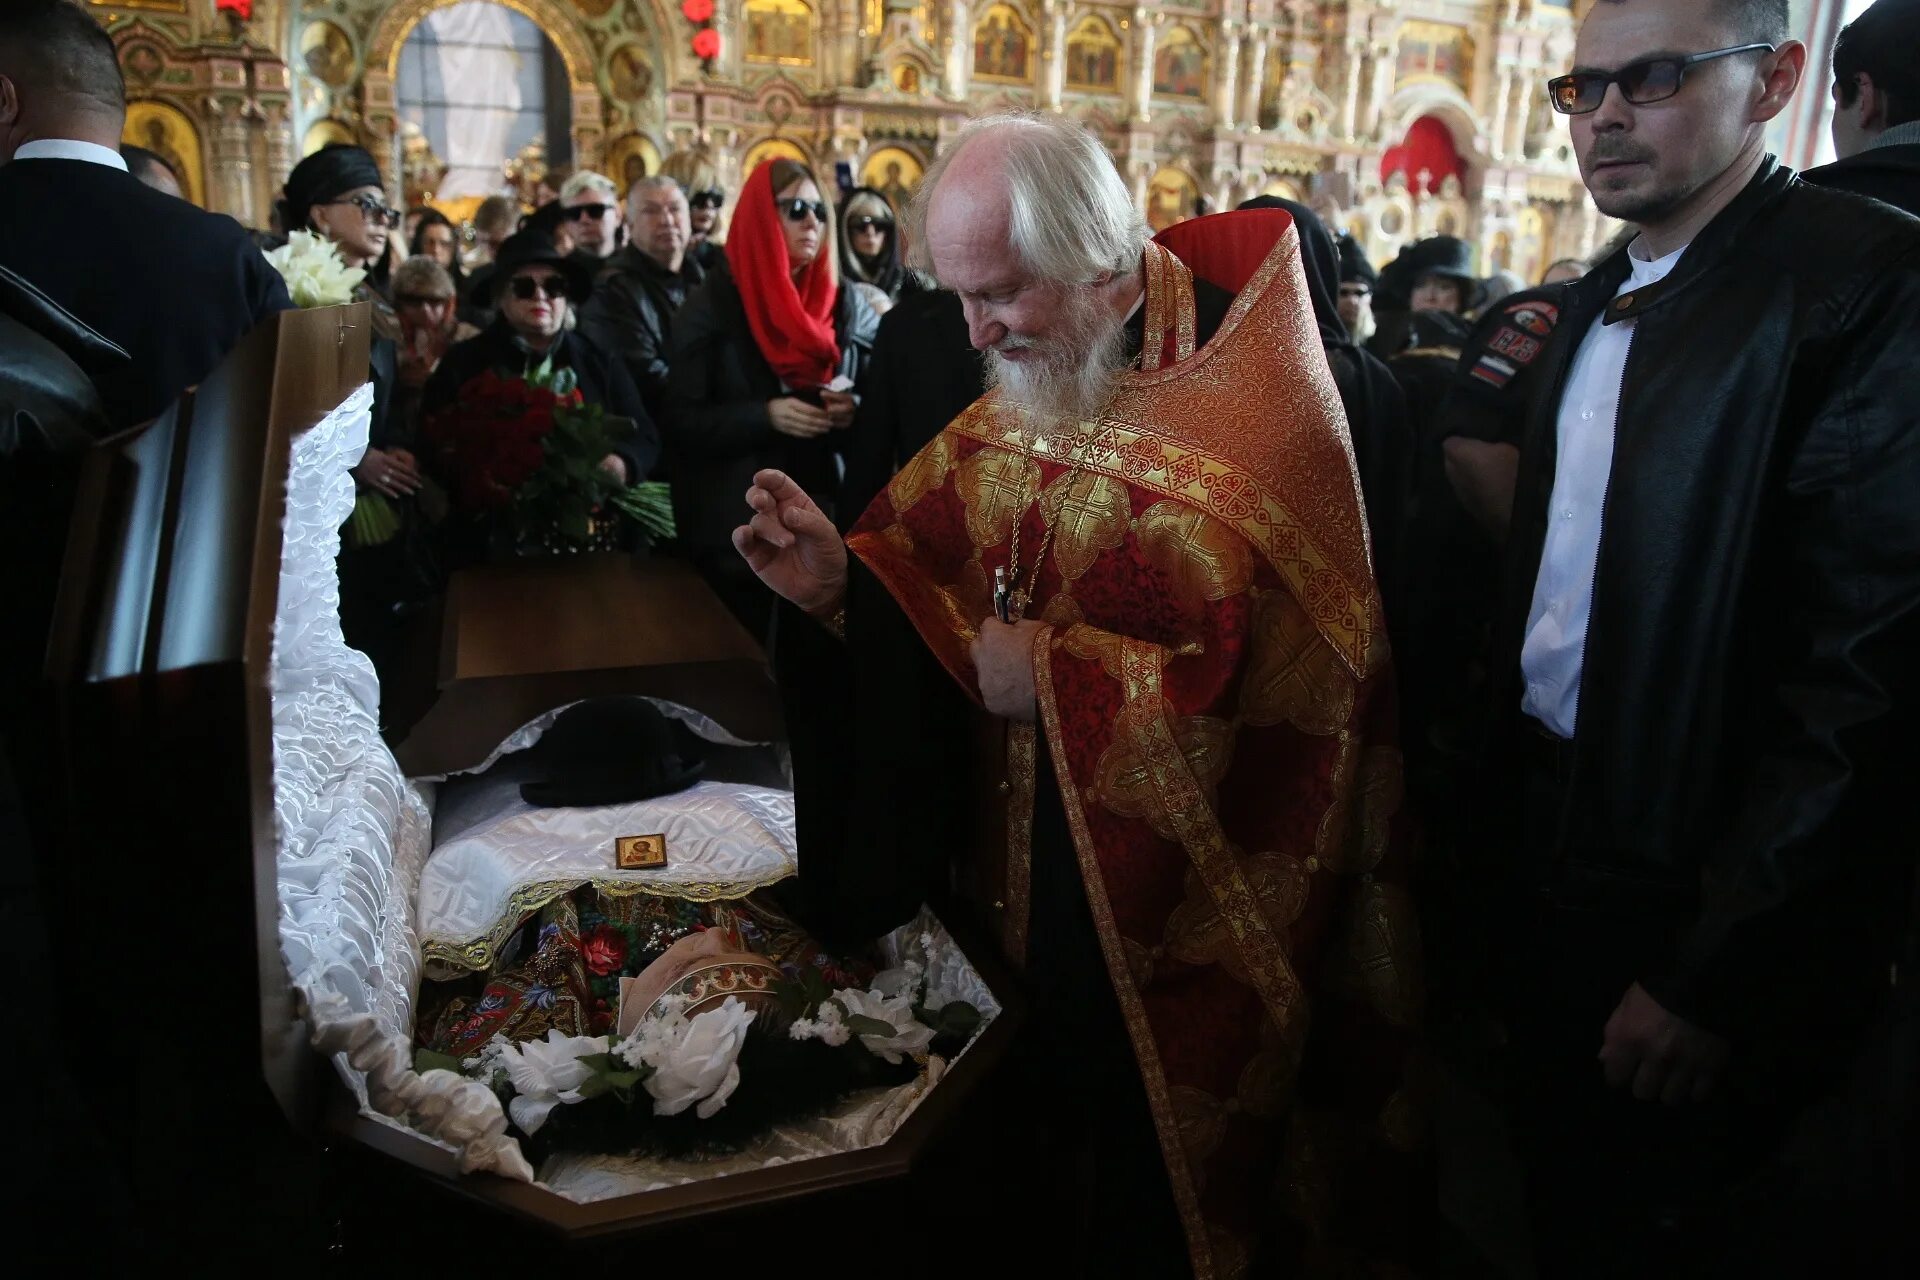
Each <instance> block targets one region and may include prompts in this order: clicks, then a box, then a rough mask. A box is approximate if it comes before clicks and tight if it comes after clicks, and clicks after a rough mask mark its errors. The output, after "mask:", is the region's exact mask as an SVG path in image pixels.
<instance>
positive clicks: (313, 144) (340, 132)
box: [300, 120, 354, 156]
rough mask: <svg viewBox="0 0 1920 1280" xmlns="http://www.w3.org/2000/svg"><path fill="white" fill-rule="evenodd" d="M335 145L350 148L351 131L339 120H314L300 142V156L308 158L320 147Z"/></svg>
mask: <svg viewBox="0 0 1920 1280" xmlns="http://www.w3.org/2000/svg"><path fill="white" fill-rule="evenodd" d="M336 144H341V145H346V146H352V145H353V144H354V136H353V130H352V129H350V128H348V127H347V126H346V125H345V124H344V123H342V122H341V121H339V120H316V121H314V122H313V125H312V127H311V128H309V129H308V130H307V136H306V137H305V138H303V139H301V141H300V154H301V155H302V156H310V155H312V154H313V153H314V152H316V151H318V150H319V149H320V148H322V147H331V146H334V145H336Z"/></svg>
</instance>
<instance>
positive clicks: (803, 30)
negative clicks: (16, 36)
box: [95, 0, 1604, 257]
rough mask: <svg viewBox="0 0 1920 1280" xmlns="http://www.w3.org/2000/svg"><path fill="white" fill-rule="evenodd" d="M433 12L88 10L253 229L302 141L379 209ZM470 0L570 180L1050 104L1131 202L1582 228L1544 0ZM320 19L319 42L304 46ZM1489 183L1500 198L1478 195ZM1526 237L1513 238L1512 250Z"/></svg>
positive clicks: (729, 160) (829, 156) (933, 135)
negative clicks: (533, 69) (398, 93)
mask: <svg viewBox="0 0 1920 1280" xmlns="http://www.w3.org/2000/svg"><path fill="white" fill-rule="evenodd" d="M455 2H456V0H393V2H389V0H256V3H255V5H254V15H255V16H254V19H253V21H252V22H251V23H242V22H240V21H238V20H237V18H235V17H234V16H233V15H231V14H229V13H224V12H223V13H218V14H216V13H214V12H213V11H212V6H211V4H210V3H203V2H202V0H181V3H180V4H179V6H178V7H177V10H168V9H165V8H146V9H141V10H138V11H134V10H128V9H125V8H116V7H115V6H114V5H112V4H109V3H106V2H105V0H101V3H98V4H96V5H95V9H96V12H98V13H99V14H100V15H101V16H102V19H103V21H107V22H108V23H109V26H110V29H112V30H113V31H114V32H115V34H116V39H118V40H119V41H120V42H121V50H122V62H123V65H125V66H126V67H127V71H128V84H129V89H130V91H131V92H132V93H133V94H134V96H135V97H148V98H152V99H154V100H156V101H166V102H169V103H170V104H172V105H174V106H178V107H180V108H181V109H182V110H184V111H185V112H186V113H187V115H188V117H189V118H190V119H191V120H192V122H193V123H194V124H195V126H196V128H197V129H198V131H199V136H200V139H201V149H202V155H203V160H204V164H205V173H206V193H205V198H206V200H207V203H208V204H209V205H210V206H212V207H215V208H221V209H225V210H226V211H228V212H235V213H237V214H244V215H245V218H246V219H247V220H250V221H251V222H252V223H253V224H254V225H263V224H264V222H265V211H266V209H267V207H268V205H269V203H270V199H271V196H272V194H273V192H274V191H276V190H277V189H278V185H279V183H280V182H281V181H283V180H284V177H285V169H286V167H288V166H289V165H290V164H291V162H292V161H293V160H296V159H297V158H298V156H299V154H300V152H301V148H302V144H303V143H304V142H305V141H306V140H307V139H308V138H309V136H310V135H311V136H315V137H320V136H326V137H332V136H337V135H338V134H339V133H340V132H341V131H347V132H349V133H350V134H351V136H353V137H355V138H356V139H358V140H359V141H361V142H363V143H365V144H368V145H369V146H370V147H371V148H372V149H374V150H375V152H376V155H377V156H379V157H380V159H381V161H382V164H383V167H384V168H385V169H386V170H387V172H388V175H389V178H390V185H391V186H392V187H393V189H394V195H395V196H396V197H398V196H399V194H400V186H401V180H402V176H403V168H404V166H403V159H402V156H401V140H400V135H401V133H402V132H403V131H402V128H401V124H402V122H401V121H400V120H399V110H398V106H397V104H396V102H395V80H396V78H397V74H396V73H397V72H398V70H399V58H400V51H401V49H402V48H403V47H404V46H405V42H406V39H407V37H408V35H409V34H410V33H411V32H412V31H413V30H414V29H415V27H417V26H418V24H419V23H420V22H421V21H422V20H423V19H424V18H425V17H426V16H427V15H428V14H430V13H432V12H434V11H435V10H437V9H440V8H443V7H445V6H447V5H449V4H452V3H455ZM493 2H495V3H500V4H503V5H505V6H506V7H507V8H509V9H512V10H514V11H516V12H518V13H521V14H523V15H525V16H526V17H528V18H531V19H532V20H533V21H534V22H535V23H536V24H537V25H538V26H539V27H540V28H541V30H542V31H543V32H545V33H546V35H547V37H548V39H549V40H551V41H552V43H553V46H554V49H555V51H556V53H557V55H558V59H559V62H560V63H561V64H562V65H563V66H564V68H565V74H566V79H567V85H566V90H567V93H566V97H567V99H568V106H569V107H570V109H571V117H570V127H569V128H568V129H567V131H566V136H567V137H570V139H571V142H572V146H573V151H574V156H573V164H574V166H575V167H588V166H604V165H605V164H607V163H615V164H618V165H620V166H621V167H622V169H623V173H624V172H625V170H626V169H628V168H631V167H632V165H633V164H635V163H638V164H641V165H642V166H647V165H651V164H653V163H655V161H654V160H653V159H652V157H655V156H666V155H670V154H673V153H676V152H682V151H688V150H699V151H702V152H704V153H706V154H708V155H709V156H710V157H711V158H712V160H713V162H714V164H715V167H716V169H717V170H718V172H719V173H720V175H721V177H722V180H723V182H725V183H726V184H727V185H728V186H729V187H737V183H738V181H739V178H740V176H741V173H742V166H743V164H744V161H745V160H746V157H747V154H748V152H749V150H750V149H751V148H754V147H756V146H760V145H762V144H764V143H766V142H768V141H770V140H773V139H786V140H790V141H792V142H793V143H794V144H795V145H796V146H797V147H798V148H800V149H801V150H802V151H803V152H804V153H805V154H807V155H808V156H809V157H810V158H811V159H812V160H813V161H815V162H816V163H817V164H819V165H820V166H822V167H823V168H825V169H826V170H828V171H829V172H830V171H831V169H832V166H833V165H834V164H836V163H838V162H846V163H848V164H850V165H851V166H852V167H853V171H854V173H855V175H856V177H857V176H859V175H860V174H861V173H862V171H863V167H864V165H865V163H866V161H867V159H868V158H869V157H871V156H872V155H874V154H876V153H878V152H879V151H881V150H882V149H883V148H886V147H889V146H900V147H902V148H903V149H904V150H905V151H906V152H907V153H908V154H911V155H913V156H915V157H916V159H917V160H918V161H921V162H923V163H924V162H930V161H931V159H932V158H933V156H934V155H935V154H936V153H937V151H938V150H939V148H940V147H941V146H942V145H944V143H945V142H946V141H947V140H949V139H951V138H952V137H953V136H954V134H955V133H956V131H957V130H958V129H959V128H960V127H961V126H962V125H963V124H964V123H965V122H966V120H968V119H969V118H972V117H976V116H979V115H983V114H986V113H989V112H993V111H998V110H1058V111H1062V112H1064V113H1065V114H1067V115H1068V116H1069V117H1071V118H1073V119H1076V120H1079V121H1081V122H1083V123H1085V124H1086V125H1087V127H1089V128H1090V129H1093V130H1094V131H1095V132H1096V133H1097V134H1099V136H1100V137H1101V138H1102V140H1103V141H1104V142H1105V143H1106V144H1107V146H1108V147H1109V149H1110V150H1111V151H1112V152H1113V155H1114V158H1115V163H1116V164H1117V165H1118V167H1119V168H1120V171H1121V173H1122V175H1123V176H1124V177H1125V178H1126V180H1127V182H1128V185H1129V187H1130V188H1131V189H1132V190H1134V191H1135V193H1136V195H1137V197H1138V199H1139V200H1140V203H1141V209H1142V212H1143V213H1146V212H1147V211H1148V209H1149V202H1150V201H1151V200H1152V199H1153V198H1154V196H1153V189H1154V181H1153V180H1154V175H1155V174H1156V173H1158V172H1159V171H1160V170H1162V169H1164V168H1174V169H1177V170H1179V171H1181V172H1184V173H1185V174H1187V175H1189V176H1190V177H1191V179H1192V180H1193V181H1194V183H1195V184H1196V185H1197V187H1198V189H1199V191H1200V193H1201V194H1202V195H1203V196H1205V197H1206V198H1207V199H1208V200H1209V201H1211V202H1213V203H1215V204H1216V205H1217V204H1219V203H1221V202H1223V201H1233V200H1238V199H1244V198H1246V197H1247V196H1248V195H1255V194H1259V193H1260V192H1261V191H1262V190H1265V189H1266V188H1267V187H1269V186H1271V185H1274V184H1275V183H1281V182H1284V183H1286V184H1288V185H1289V187H1290V189H1294V190H1299V191H1302V192H1311V193H1313V199H1314V200H1315V201H1316V202H1320V203H1324V204H1326V205H1327V206H1328V208H1329V212H1330V213H1331V215H1332V217H1331V221H1333V222H1334V223H1335V224H1337V225H1346V224H1347V223H1348V222H1349V221H1354V222H1360V223H1365V224H1367V225H1369V226H1370V227H1372V228H1374V229H1375V234H1376V235H1379V236H1380V237H1381V239H1382V240H1385V239H1387V238H1388V237H1387V235H1386V234H1385V233H1384V231H1383V230H1382V223H1383V222H1389V221H1390V222H1396V223H1407V224H1409V228H1410V229H1409V231H1408V232H1406V233H1403V235H1401V236H1396V237H1393V238H1395V239H1401V238H1404V234H1410V233H1411V230H1412V229H1417V228H1418V227H1419V226H1420V225H1421V224H1422V223H1429V222H1432V221H1434V220H1435V219H1437V218H1438V216H1439V214H1440V213H1442V212H1445V213H1446V214H1447V215H1448V218H1449V220H1450V221H1452V222H1454V223H1457V224H1458V225H1459V226H1460V227H1461V228H1462V229H1463V232H1464V233H1465V234H1468V235H1470V236H1478V235H1483V234H1484V235H1486V236H1491V235H1492V234H1495V233H1497V232H1507V231H1511V230H1512V228H1514V227H1515V226H1516V225H1517V223H1516V222H1515V218H1514V215H1515V210H1516V208H1517V207H1519V206H1524V205H1527V204H1530V203H1531V204H1538V205H1540V207H1541V208H1542V210H1543V215H1542V222H1543V224H1544V227H1545V229H1546V234H1547V235H1549V236H1550V237H1551V238H1552V239H1553V240H1554V241H1555V242H1556V243H1555V244H1554V246H1553V247H1554V248H1555V249H1560V248H1564V247H1565V246H1566V243H1567V239H1568V238H1569V237H1572V238H1578V237H1580V236H1582V235H1585V234H1587V233H1588V230H1589V228H1591V229H1592V232H1593V234H1596V235H1597V234H1598V233H1599V228H1600V226H1601V225H1602V223H1603V221H1604V220H1601V219H1598V218H1597V217H1595V216H1590V215H1587V214H1584V213H1581V212H1579V209H1580V206H1583V205H1584V204H1585V203H1586V201H1585V193H1584V191H1581V190H1580V189H1579V187H1578V177H1577V174H1576V173H1575V172H1574V169H1573V166H1572V163H1571V157H1570V156H1569V155H1567V154H1566V153H1565V150H1564V145H1563V140H1564V137H1565V129H1564V128H1563V127H1561V128H1557V131H1556V125H1557V122H1556V120H1555V119H1554V118H1553V117H1552V116H1551V115H1550V114H1546V113H1543V111H1542V106H1543V97H1544V95H1543V92H1542V90H1541V86H1542V85H1543V84H1544V82H1545V80H1546V78H1547V77H1548V76H1550V75H1552V74H1555V73H1557V72H1558V71H1560V70H1563V69H1564V65H1565V60H1566V58H1567V57H1569V56H1570V53H1569V51H1570V49H1571V47H1572V39H1573V30H1574V27H1573V20H1574V13H1573V11H1570V10H1569V9H1566V8H1561V7H1558V6H1554V5H1544V4H1520V5H1513V4H1509V3H1507V0H1400V3H1399V4H1398V5H1396V6H1394V7H1393V8H1391V9H1388V8H1384V7H1382V6H1379V5H1377V4H1375V3H1371V2H1370V0H1362V2H1360V3H1350V2H1347V0H1332V2H1331V3H1321V4H1315V5H1299V4H1292V5H1288V4H1279V3H1270V2H1267V0H1253V2H1252V3H1250V4H1240V3H1238V2H1237V0H1202V2H1197V3H1178V4H1172V3H1169V4H1164V5H1135V4H1127V3H1109V2H1106V0H1081V2H1080V3H1074V4H1066V3H1049V2H1048V0H933V2H932V3H929V4H927V5H924V6H921V5H914V4H910V3H904V2H902V0H715V4H714V6H713V14H712V17H711V18H710V19H708V20H705V21H703V22H700V23H695V22H693V21H691V20H690V19H689V18H688V16H687V14H686V12H684V11H683V8H682V4H681V3H680V0H493ZM694 11H695V12H698V11H699V6H695V7H694ZM319 23H325V24H328V25H329V26H330V27H331V28H333V29H334V30H335V31H337V33H338V34H337V36H336V35H329V34H326V33H325V32H322V33H320V34H318V35H311V34H310V32H311V31H312V30H313V29H314V27H315V24H319ZM708 27H710V28H712V31H713V33H714V34H715V35H717V37H718V40H719V43H720V48H719V52H718V54H717V56H715V57H714V58H712V59H711V60H707V61H703V60H702V59H700V58H699V57H697V56H696V55H695V53H694V52H693V42H694V38H695V36H696V34H698V33H700V32H701V31H702V30H703V29H704V28H708ZM1076 37H1078V39H1076ZM704 38H712V37H711V36H709V37H704ZM796 41H798V42H799V43H796ZM143 43H144V45H145V46H147V47H149V48H150V49H155V50H159V56H158V59H157V66H156V65H155V64H156V58H155V57H154V56H153V55H152V54H151V53H148V54H140V53H136V52H135V46H136V45H140V44H143ZM1075 59H1077V61H1076V60H1075ZM136 63H138V64H139V65H138V66H136ZM142 74H144V75H146V76H147V79H146V80H145V81H142V80H141V79H140V76H141V75H142ZM208 103H212V104H213V105H211V106H209V105H208ZM1422 116H1433V117H1436V118H1438V119H1439V120H1441V121H1442V122H1443V123H1445V125H1446V126H1447V128H1448V130H1449V132H1450V133H1451V134H1452V136H1453V138H1454V140H1455V143H1456V146H1457V149H1458V150H1459V152H1460V154H1461V156H1462V157H1463V159H1464V161H1465V172H1464V174H1463V177H1464V182H1463V183H1462V186H1461V190H1460V192H1459V193H1458V195H1457V197H1455V198H1454V199H1451V200H1449V201H1448V202H1447V204H1446V205H1445V206H1444V209H1443V208H1442V207H1441V206H1438V205H1436V206H1435V207H1434V208H1432V209H1430V210H1426V211H1422V210H1420V209H1417V208H1412V207H1410V206H1411V205H1417V204H1419V203H1420V201H1419V200H1417V199H1414V198H1413V197H1412V196H1409V195H1408V194H1407V193H1406V192H1404V191H1402V192H1399V193H1397V194H1395V193H1389V192H1388V191H1387V189H1386V186H1385V184H1383V183H1381V182H1380V181H1379V180H1378V162H1379V158H1380V155H1381V152H1382V150H1383V148H1385V147H1387V146H1391V145H1393V144H1394V143H1396V142H1397V141H1398V140H1399V139H1400V138H1402V137H1404V135H1405V132H1406V130H1407V128H1408V127H1409V126H1410V125H1411V124H1412V122H1413V121H1415V120H1417V119H1419V118H1421V117H1422ZM554 127H555V128H558V127H559V126H558V125H557V124H556V125H555V126H554ZM416 145H417V144H416ZM635 157H639V159H638V160H637V161H636V160H635ZM1370 165H1371V167H1372V170H1373V176H1372V177H1371V178H1369V177H1368V174H1367V171H1368V168H1369V166H1370ZM905 172H906V170H904V169H903V173H905ZM1489 175H1495V177H1497V182H1495V188H1494V189H1489V190H1486V191H1484V192H1483V189H1482V188H1483V184H1486V183H1488V182H1493V181H1494V178H1490V177H1489ZM1569 182H1571V183H1572V193H1571V196H1563V195H1561V194H1560V193H1561V192H1562V191H1564V190H1565V189H1566V188H1567V185H1568V183H1569ZM1162 185H1163V186H1164V185H1165V184H1164V183H1163V184H1162ZM1536 190H1537V191H1540V192H1542V193H1544V194H1543V195H1542V196H1540V197H1538V198H1536V197H1535V196H1534V194H1533V192H1534V191H1536ZM1390 194H1391V195H1392V207H1391V210H1389V207H1388V204H1387V203H1386V202H1387V201H1388V200H1389V196H1390ZM1160 199H1161V202H1162V207H1163V208H1164V207H1165V206H1166V200H1167V196H1166V194H1165V192H1164V191H1163V192H1162V194H1161V196H1160ZM1568 199H1571V200H1572V201H1573V205H1572V206H1571V207H1570V206H1569V205H1568V204H1567V200H1568ZM1496 200H1498V201H1502V202H1504V204H1503V205H1502V207H1501V210H1500V211H1499V212H1498V213H1497V214H1496V212H1495V211H1494V203H1495V201H1496ZM1516 200H1517V201H1518V202H1519V205H1518V206H1516V205H1515V204H1514V202H1515V201H1516ZM1509 206H1512V207H1509ZM1529 239H1530V237H1523V236H1519V235H1515V236H1514V237H1513V239H1512V240H1511V245H1512V249H1511V252H1512V254H1513V255H1514V256H1516V257H1518V256H1520V254H1521V252H1522V249H1523V247H1524V246H1525V244H1526V243H1527V242H1528V240H1529ZM1484 247H1485V246H1483V248H1484ZM1579 247H1581V248H1585V247H1588V246H1584V245H1582V246H1579Z"/></svg>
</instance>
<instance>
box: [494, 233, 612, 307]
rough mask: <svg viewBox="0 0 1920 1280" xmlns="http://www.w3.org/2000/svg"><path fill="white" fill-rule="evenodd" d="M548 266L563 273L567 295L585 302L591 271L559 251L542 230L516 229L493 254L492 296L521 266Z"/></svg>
mask: <svg viewBox="0 0 1920 1280" xmlns="http://www.w3.org/2000/svg"><path fill="white" fill-rule="evenodd" d="M540 266H546V267H552V268H554V269H555V270H556V271H558V272H560V274H561V275H563V276H565V277H566V281H567V297H568V298H570V299H572V300H573V301H574V302H575V303H581V302H585V301H586V300H587V295H588V294H590V293H592V292H593V272H592V270H591V269H590V268H588V267H587V265H586V264H585V263H583V262H580V261H578V260H577V259H574V258H570V257H568V256H567V255H566V254H564V253H562V252H560V249H559V246H557V245H555V244H554V243H553V237H552V236H551V235H549V234H548V233H546V232H544V231H538V230H532V229H529V230H526V231H516V232H514V233H513V234H512V235H510V236H508V237H507V242H506V243H505V244H503V245H501V246H500V252H499V253H497V254H495V255H494V257H493V296H494V297H495V298H498V297H500V296H501V295H502V294H504V293H505V292H506V291H507V287H508V286H509V285H510V284H511V283H512V281H513V273H514V272H516V271H518V270H520V269H521V268H522V267H540Z"/></svg>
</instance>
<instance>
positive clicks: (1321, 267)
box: [1240, 196, 1410, 612]
mask: <svg viewBox="0 0 1920 1280" xmlns="http://www.w3.org/2000/svg"><path fill="white" fill-rule="evenodd" d="M1240 208H1242V209H1281V210H1284V211H1286V213H1288V214H1289V215H1291V216H1292V218H1293V225H1294V226H1295V227H1296V228H1297V229H1298V230H1299V232H1300V265H1301V267H1302V268H1303V269H1304V270H1305V272H1306V277H1307V296H1308V297H1309V298H1311V299H1312V301H1313V318H1314V321H1315V322H1316V324H1317V325H1318V327H1319V330H1320V343H1321V345H1322V346H1324V347H1325V348H1326V349H1327V367H1328V369H1329V370H1330V371H1331V372H1332V374H1333V383H1334V386H1335V388H1337V389H1338V390H1339V392H1340V403H1341V405H1342V406H1343V407H1345V409H1346V411H1347V431H1348V434H1349V435H1350V436H1351V437H1352V439H1353V455H1354V464H1355V466H1356V467H1357V468H1358V470H1359V472H1360V490H1361V494H1362V496H1363V497H1365V498H1366V502H1367V527H1368V530H1369V531H1370V532H1371V534H1372V536H1373V563H1374V574H1375V577H1376V578H1378V580H1379V583H1380V591H1381V595H1382V596H1383V597H1385V598H1387V600H1388V606H1389V611H1390V612H1391V607H1392V605H1393V604H1394V603H1395V601H1394V599H1393V597H1395V596H1397V595H1398V590H1397V578H1398V568H1397V562H1398V551H1399V540H1400V519H1401V515H1402V512H1403V511H1404V509H1405V506H1406V488H1407V481H1406V476H1407V465H1408V462H1409V460H1410V457H1409V454H1410V435H1409V431H1408V426H1407V408H1406V400H1405V398H1404V397H1403V396H1402V395H1401V392H1400V388H1399V385H1398V384H1397V383H1396V382H1395V381H1394V378H1393V374H1392V373H1391V372H1390V371H1389V370H1388V369H1387V367H1386V366H1385V365H1384V364H1382V363H1381V362H1380V361H1379V360H1378V359H1376V358H1375V357H1374V356H1373V355H1371V354H1370V353H1368V352H1367V351H1366V350H1364V349H1363V348H1361V347H1360V346H1358V345H1357V344H1356V343H1355V342H1354V340H1353V335H1351V334H1350V333H1348V332H1347V326H1346V324H1345V322H1344V321H1342V320H1341V319H1340V251H1339V249H1338V248H1337V247H1335V245H1334V241H1333V236H1332V235H1331V234H1330V233H1329V232H1328V231H1327V225H1326V223H1324V222H1322V221H1320V215H1319V214H1317V213H1315V212H1314V211H1313V210H1311V209H1309V208H1307V207H1306V206H1305V205H1303V204H1299V203H1297V202H1295V201H1292V200H1283V199H1281V198H1280V197H1279V196H1256V197H1254V198H1253V199H1251V200H1249V201H1247V202H1246V203H1244V204H1242V205H1241V206H1240Z"/></svg>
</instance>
